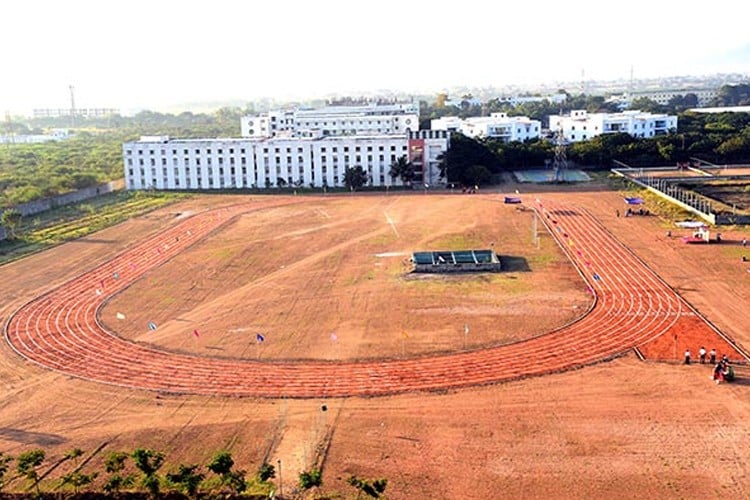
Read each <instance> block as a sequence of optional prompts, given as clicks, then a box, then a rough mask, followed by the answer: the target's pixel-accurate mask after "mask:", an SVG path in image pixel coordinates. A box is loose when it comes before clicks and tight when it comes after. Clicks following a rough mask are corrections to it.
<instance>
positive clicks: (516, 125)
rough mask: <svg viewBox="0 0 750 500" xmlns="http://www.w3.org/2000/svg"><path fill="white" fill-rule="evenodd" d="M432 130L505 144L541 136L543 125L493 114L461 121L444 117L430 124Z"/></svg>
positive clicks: (530, 120)
mask: <svg viewBox="0 0 750 500" xmlns="http://www.w3.org/2000/svg"><path fill="white" fill-rule="evenodd" d="M430 128H431V129H432V130H447V131H449V132H461V133H462V134H464V135H465V136H468V137H475V138H484V137H491V138H497V139H502V140H503V141H505V142H511V141H526V140H529V139H536V138H538V137H539V136H540V135H541V131H542V123H541V122H540V121H539V120H532V119H530V118H529V117H527V116H508V115H507V114H506V113H492V114H491V115H490V116H481V117H474V118H466V119H461V118H459V117H457V116H444V117H442V118H437V119H435V120H432V121H431V122H430Z"/></svg>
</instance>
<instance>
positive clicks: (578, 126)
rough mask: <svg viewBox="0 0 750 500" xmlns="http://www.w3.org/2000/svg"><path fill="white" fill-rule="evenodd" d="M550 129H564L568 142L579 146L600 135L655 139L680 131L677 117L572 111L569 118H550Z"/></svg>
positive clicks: (629, 112) (556, 116) (559, 116)
mask: <svg viewBox="0 0 750 500" xmlns="http://www.w3.org/2000/svg"><path fill="white" fill-rule="evenodd" d="M549 129H550V131H552V132H555V131H558V130H561V129H562V134H563V137H564V138H565V140H566V141H568V142H579V141H585V140H587V139H591V138H592V137H596V136H598V135H601V134H616V133H626V134H630V135H632V136H633V137H654V136H657V135H664V134H668V133H670V132H673V131H675V130H677V117H676V116H671V115H666V114H651V113H644V112H641V111H623V112H622V113H588V112H586V110H573V111H571V112H570V115H567V116H562V115H550V117H549Z"/></svg>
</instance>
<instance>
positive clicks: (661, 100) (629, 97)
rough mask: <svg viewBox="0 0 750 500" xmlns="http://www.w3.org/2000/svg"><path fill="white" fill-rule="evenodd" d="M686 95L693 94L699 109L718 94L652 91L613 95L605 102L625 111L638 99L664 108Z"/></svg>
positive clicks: (717, 92)
mask: <svg viewBox="0 0 750 500" xmlns="http://www.w3.org/2000/svg"><path fill="white" fill-rule="evenodd" d="M688 94H695V96H696V97H697V99H698V102H697V105H698V106H699V107H704V106H708V105H709V104H711V102H712V101H713V100H714V99H715V98H716V96H717V95H718V94H719V91H718V89H685V90H653V91H640V92H631V93H627V92H626V93H624V94H620V95H615V96H612V97H610V98H609V99H607V102H614V103H616V104H617V106H618V107H619V108H620V109H627V108H629V107H630V106H631V105H632V104H633V101H634V100H636V99H640V98H645V99H649V100H651V101H654V102H655V103H657V104H660V105H662V106H666V105H667V104H669V102H670V101H671V100H672V99H674V98H675V97H685V96H686V95H688Z"/></svg>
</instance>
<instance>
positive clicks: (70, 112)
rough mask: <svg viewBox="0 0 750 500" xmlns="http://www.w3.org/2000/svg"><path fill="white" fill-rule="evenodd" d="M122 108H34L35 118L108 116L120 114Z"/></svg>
mask: <svg viewBox="0 0 750 500" xmlns="http://www.w3.org/2000/svg"><path fill="white" fill-rule="evenodd" d="M119 114H120V110H119V109H116V108H76V109H71V108H38V109H34V118H61V117H66V116H79V117H81V118H106V117H108V116H114V115H119Z"/></svg>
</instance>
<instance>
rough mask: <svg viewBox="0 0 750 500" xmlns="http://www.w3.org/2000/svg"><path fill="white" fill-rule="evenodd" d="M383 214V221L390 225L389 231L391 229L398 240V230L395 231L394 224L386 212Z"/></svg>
mask: <svg viewBox="0 0 750 500" xmlns="http://www.w3.org/2000/svg"><path fill="white" fill-rule="evenodd" d="M383 214H384V215H385V220H387V221H388V224H390V225H391V229H393V232H394V233H395V234H396V238H400V237H401V235H399V234H398V229H396V224H394V223H393V219H391V217H390V215H388V213H387V212H383Z"/></svg>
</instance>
